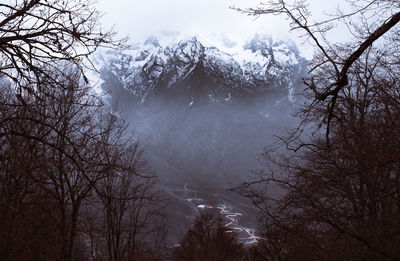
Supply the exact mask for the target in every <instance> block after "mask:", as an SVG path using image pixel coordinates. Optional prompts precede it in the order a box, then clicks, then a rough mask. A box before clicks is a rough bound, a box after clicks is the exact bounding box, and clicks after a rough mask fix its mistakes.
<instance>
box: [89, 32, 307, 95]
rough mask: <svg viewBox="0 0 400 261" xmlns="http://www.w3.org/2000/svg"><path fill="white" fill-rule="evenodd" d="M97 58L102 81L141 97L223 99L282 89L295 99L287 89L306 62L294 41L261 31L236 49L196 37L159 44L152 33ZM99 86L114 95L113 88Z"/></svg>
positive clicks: (291, 90) (298, 75)
mask: <svg viewBox="0 0 400 261" xmlns="http://www.w3.org/2000/svg"><path fill="white" fill-rule="evenodd" d="M96 60H97V61H98V63H99V64H101V67H102V70H101V71H102V74H101V77H102V78H103V80H105V82H107V80H109V77H110V76H112V77H114V80H116V81H117V82H118V83H120V85H121V86H122V87H123V88H124V89H125V90H126V91H128V92H129V93H130V94H132V95H133V96H134V97H136V98H137V99H138V100H139V101H141V102H144V101H145V100H146V99H147V98H148V97H149V96H151V95H153V94H155V93H163V94H165V93H166V92H171V91H172V92H173V93H174V94H176V95H177V94H178V93H185V94H186V95H188V96H191V100H198V99H200V97H201V98H202V99H206V100H208V101H220V102H221V101H229V100H230V99H231V98H232V97H244V96H248V95H252V94H262V93H266V92H269V91H276V90H278V91H279V90H280V91H283V92H284V93H286V94H287V95H288V98H289V99H293V92H294V91H293V89H291V88H294V86H296V85H298V84H297V82H298V81H299V79H300V78H301V76H303V75H304V73H305V69H306V66H307V61H306V60H305V59H304V58H302V57H301V56H300V54H299V51H298V49H297V47H296V46H295V45H294V44H292V43H289V42H287V41H282V40H279V41H274V40H272V38H271V37H269V36H265V35H256V36H255V37H254V38H253V39H251V40H249V41H247V42H246V43H245V44H244V45H242V46H236V48H221V47H217V46H210V45H206V44H204V43H202V42H200V41H199V40H198V39H197V38H196V37H192V38H188V39H180V40H177V41H174V42H172V43H170V44H167V45H165V46H162V45H161V44H160V42H159V40H158V38H157V37H150V38H148V39H147V40H145V41H144V42H143V43H141V44H139V46H138V48H137V49H136V50H133V51H131V52H123V51H106V52H103V53H101V54H99V55H98V57H97V58H96ZM103 85H104V84H103ZM103 89H106V90H107V91H110V92H111V95H112V96H113V94H112V92H113V90H112V89H107V86H103Z"/></svg>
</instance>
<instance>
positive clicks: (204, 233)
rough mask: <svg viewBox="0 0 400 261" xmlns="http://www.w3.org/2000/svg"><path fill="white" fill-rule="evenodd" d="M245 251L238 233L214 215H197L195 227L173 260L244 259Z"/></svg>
mask: <svg viewBox="0 0 400 261" xmlns="http://www.w3.org/2000/svg"><path fill="white" fill-rule="evenodd" d="M243 254H244V251H243V247H242V245H241V244H240V243H238V241H237V238H236V234H235V233H234V232H232V231H230V230H229V228H227V227H226V226H224V225H223V224H222V221H221V220H219V219H218V220H216V219H215V218H213V217H212V216H200V217H197V218H196V220H195V222H194V227H193V228H192V229H190V230H189V231H188V232H187V234H186V236H185V238H184V239H183V240H182V242H181V243H180V246H178V247H176V248H175V249H174V251H173V253H172V260H174V261H180V260H182V261H183V260H185V261H186V260H187V261H189V260H193V261H205V260H209V261H213V260H219V261H223V260H226V261H228V260H231V261H235V260H242V257H243Z"/></svg>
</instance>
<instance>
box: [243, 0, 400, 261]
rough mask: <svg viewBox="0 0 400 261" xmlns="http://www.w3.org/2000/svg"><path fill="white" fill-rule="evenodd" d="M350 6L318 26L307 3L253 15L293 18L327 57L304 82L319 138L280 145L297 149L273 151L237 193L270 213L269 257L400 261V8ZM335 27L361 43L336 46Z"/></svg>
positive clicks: (276, 4)
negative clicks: (329, 37)
mask: <svg viewBox="0 0 400 261" xmlns="http://www.w3.org/2000/svg"><path fill="white" fill-rule="evenodd" d="M349 3H350V5H351V6H352V7H354V10H353V11H350V12H349V13H343V12H342V11H341V10H339V11H338V14H337V15H336V16H334V17H333V18H332V19H329V20H327V21H322V22H317V23H310V22H309V19H308V11H307V6H306V4H305V1H299V2H295V4H293V5H291V4H289V3H288V1H282V0H280V1H270V2H269V3H268V4H267V5H266V6H265V8H264V7H262V8H257V9H249V10H244V11H245V12H247V13H250V14H252V15H258V14H283V15H287V16H288V18H289V19H290V21H291V22H292V28H293V29H299V30H303V31H304V32H305V33H306V35H307V36H308V37H309V39H311V41H313V42H314V44H315V47H316V51H317V52H316V56H315V57H314V59H313V60H312V61H311V62H310V74H309V76H308V78H306V79H305V80H304V83H305V86H306V94H307V95H308V97H309V98H311V99H310V100H309V102H308V104H306V106H305V107H304V108H303V110H302V113H303V114H302V117H303V119H304V120H305V121H303V124H305V123H307V122H311V123H312V124H310V125H308V126H307V127H308V128H309V130H310V129H311V130H312V133H311V135H310V136H306V135H301V131H303V128H302V126H300V127H299V128H298V129H297V130H294V131H293V132H291V133H289V135H288V136H287V137H282V138H280V141H281V142H282V144H283V145H284V146H285V147H286V148H287V151H285V153H284V154H282V153H277V151H276V150H274V149H271V150H270V148H267V149H266V152H265V154H264V156H265V164H266V167H265V169H264V170H261V171H258V172H256V177H255V179H254V180H252V181H249V182H246V183H244V184H242V185H241V186H239V187H238V188H237V189H238V191H239V192H240V193H242V194H243V195H245V196H247V197H250V198H251V199H252V201H253V203H254V204H255V205H256V206H257V207H258V208H259V210H260V213H262V214H261V216H262V219H263V222H262V224H263V227H264V234H265V235H264V237H265V239H264V240H263V241H261V242H260V244H259V245H258V250H255V251H256V252H257V251H258V252H257V253H259V254H260V255H261V256H263V257H262V258H264V259H266V260H272V259H274V255H275V256H278V257H280V258H281V259H287V258H289V259H294V260H296V259H300V260H301V259H303V260H304V259H311V260H312V259H313V258H315V257H316V258H317V259H318V260H353V259H362V260H395V259H398V258H399V257H400V249H399V246H398V243H397V242H398V240H399V238H400V231H399V229H398V228H399V224H400V223H399V221H400V216H399V213H400V212H399V211H400V197H399V193H400V190H399V187H400V184H399V180H400V175H399V174H400V169H399V168H400V166H399V162H400V151H399V149H398V148H399V147H400V144H399V141H400V140H399V138H398V137H399V136H398V134H399V133H400V129H399V123H398V120H397V119H398V118H399V117H400V110H399V109H400V106H399V100H400V96H399V80H400V79H399V77H398V75H399V69H400V68H399V49H398V47H399V45H398V43H399V42H398V41H396V39H398V36H397V34H398V31H399V28H398V22H399V21H400V13H399V7H400V6H399V4H398V2H396V1H369V2H367V1H362V0H359V1H356V0H352V1H349ZM242 11H243V10H242ZM369 15H375V16H373V18H374V19H367V17H368V16H369ZM332 23H344V24H345V25H346V26H347V28H348V29H349V30H350V31H351V32H352V33H354V36H355V41H354V42H350V43H344V44H340V43H331V42H329V41H328V40H327V38H326V34H327V33H329V30H330V29H331V27H330V26H331V25H332ZM313 123H318V124H317V125H313ZM303 126H305V125H303ZM299 130H300V131H299ZM296 245H297V246H298V245H300V246H304V248H302V249H303V250H307V251H303V252H301V253H300V254H299V252H298V250H299V249H298V248H297V247H296ZM273 253H274V254H273ZM262 258H261V260H262ZM255 260H257V259H255Z"/></svg>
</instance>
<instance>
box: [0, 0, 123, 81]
mask: <svg viewBox="0 0 400 261" xmlns="http://www.w3.org/2000/svg"><path fill="white" fill-rule="evenodd" d="M99 18H100V14H99V12H98V11H97V10H96V9H95V8H94V3H93V1H91V0H87V1H78V0H64V1H58V0H16V1H9V2H8V3H6V2H4V3H0V39H1V40H0V59H1V63H0V76H7V77H9V78H10V79H12V80H13V81H14V82H15V83H16V84H17V85H18V86H19V87H20V88H21V87H23V88H27V87H32V86H31V85H27V83H32V82H36V83H37V84H40V80H41V79H43V77H47V78H50V79H52V76H54V74H51V71H54V70H59V67H58V66H59V63H60V61H68V62H69V63H71V64H74V65H75V66H76V67H77V68H79V70H80V72H81V73H82V75H83V76H84V72H85V69H86V68H94V67H93V66H92V64H91V63H90V60H89V59H88V58H89V55H91V54H92V53H93V52H94V51H96V49H97V48H98V47H101V46H108V47H110V46H114V47H122V45H123V42H124V40H123V41H114V40H113V39H112V37H113V36H114V35H115V33H114V32H113V31H112V30H110V31H104V30H102V28H101V25H100V23H99ZM61 73H62V71H59V72H58V74H61ZM84 78H85V77H84ZM85 79H86V78H85ZM53 80H54V81H53V82H52V84H53V85H57V81H56V79H53Z"/></svg>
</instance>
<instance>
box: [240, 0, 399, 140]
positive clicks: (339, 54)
mask: <svg viewBox="0 0 400 261" xmlns="http://www.w3.org/2000/svg"><path fill="white" fill-rule="evenodd" d="M292 2H293V3H292ZM347 3H348V10H346V11H347V12H345V11H344V10H341V9H338V10H337V13H336V14H333V15H331V17H330V19H327V20H323V21H319V22H310V20H311V19H310V12H309V11H308V5H307V1H305V0H301V1H286V0H271V1H268V2H266V3H263V4H262V5H261V6H259V7H256V8H249V9H241V8H235V7H234V9H236V10H238V11H240V12H243V13H246V14H248V15H251V16H259V15H283V16H285V17H286V18H287V19H288V20H289V21H290V27H291V30H298V31H300V32H301V33H304V34H303V37H305V38H306V39H307V40H309V42H310V43H311V44H313V45H314V47H315V48H314V50H315V55H314V57H313V59H312V61H311V62H310V65H309V67H310V71H309V77H308V78H305V79H304V80H303V82H304V84H305V86H306V87H307V88H308V90H310V91H311V93H312V94H313V97H314V100H313V102H312V104H310V105H309V108H313V107H314V106H316V105H319V104H321V103H322V104H323V106H325V107H326V115H325V117H324V118H323V122H324V123H325V124H326V137H327V140H329V131H330V125H331V121H332V119H334V118H335V111H334V110H335V107H336V104H337V100H338V98H339V97H340V96H341V95H342V93H343V90H344V88H345V87H346V86H348V84H349V74H351V67H352V66H353V65H354V64H355V62H356V61H357V60H359V59H360V57H361V56H362V55H363V54H365V52H366V51H367V50H368V49H369V48H370V47H372V46H373V45H374V44H375V45H376V42H377V40H380V39H383V38H384V36H386V38H385V39H383V41H384V43H383V45H380V46H381V47H384V48H394V49H395V50H398V47H399V46H398V42H397V41H393V39H394V38H396V35H398V32H399V28H398V26H397V25H398V24H399V22H400V6H399V4H398V2H397V1H391V0H371V1H367V0H349V1H347ZM338 24H341V25H345V26H346V28H347V29H348V32H344V33H349V35H352V36H353V38H354V41H352V42H346V43H344V44H340V43H337V42H330V41H329V40H327V39H328V38H327V34H328V33H329V32H330V30H331V29H332V28H333V27H334V26H337V25H338ZM378 45H379V44H378ZM389 46H390V47H389ZM364 57H365V56H364Z"/></svg>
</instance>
